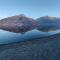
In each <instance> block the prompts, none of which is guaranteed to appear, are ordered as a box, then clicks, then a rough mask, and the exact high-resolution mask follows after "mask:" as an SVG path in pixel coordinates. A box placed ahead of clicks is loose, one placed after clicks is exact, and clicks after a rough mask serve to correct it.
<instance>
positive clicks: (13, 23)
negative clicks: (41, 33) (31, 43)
mask: <svg viewBox="0 0 60 60" xmlns="http://www.w3.org/2000/svg"><path fill="white" fill-rule="evenodd" d="M35 23H36V22H35V21H34V19H32V18H28V17H26V16H24V15H22V14H21V15H16V16H12V17H8V18H5V19H1V20H0V29H4V30H8V31H13V32H25V31H28V30H32V29H34V28H35Z"/></svg>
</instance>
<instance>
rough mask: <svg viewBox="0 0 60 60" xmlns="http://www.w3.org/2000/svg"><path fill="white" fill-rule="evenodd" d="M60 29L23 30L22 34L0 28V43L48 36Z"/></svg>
mask: <svg viewBox="0 0 60 60" xmlns="http://www.w3.org/2000/svg"><path fill="white" fill-rule="evenodd" d="M59 32H60V31H59V30H58V31H54V32H52V31H51V32H41V31H38V30H31V31H28V32H25V33H23V34H21V33H14V32H9V31H4V30H0V44H7V43H12V42H19V41H24V40H30V39H35V38H40V37H44V36H49V35H53V34H57V33H59Z"/></svg>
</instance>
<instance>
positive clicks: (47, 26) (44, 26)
mask: <svg viewBox="0 0 60 60" xmlns="http://www.w3.org/2000/svg"><path fill="white" fill-rule="evenodd" d="M37 23H38V25H37V29H38V30H41V31H50V30H58V29H60V18H57V17H50V16H44V17H40V18H37Z"/></svg>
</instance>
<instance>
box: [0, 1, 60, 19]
mask: <svg viewBox="0 0 60 60" xmlns="http://www.w3.org/2000/svg"><path fill="white" fill-rule="evenodd" d="M19 14H24V15H26V16H28V17H31V18H38V17H41V16H47V15H48V16H54V17H60V0H0V19H3V18H6V17H10V16H14V15H19Z"/></svg>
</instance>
